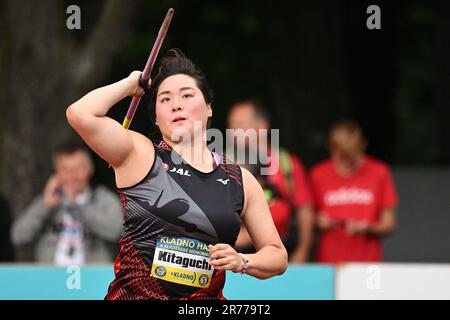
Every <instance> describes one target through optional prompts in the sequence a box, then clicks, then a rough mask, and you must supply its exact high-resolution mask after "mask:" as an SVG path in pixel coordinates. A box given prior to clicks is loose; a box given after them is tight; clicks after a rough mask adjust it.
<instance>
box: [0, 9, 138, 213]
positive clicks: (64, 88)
mask: <svg viewBox="0 0 450 320" xmlns="http://www.w3.org/2000/svg"><path fill="white" fill-rule="evenodd" d="M2 6H3V8H1V9H2V10H1V27H2V28H1V29H2V35H1V36H2V37H1V38H2V43H1V46H0V58H1V61H2V63H1V74H0V81H1V82H0V83H2V84H3V85H2V86H1V89H0V105H1V107H2V119H1V121H2V122H1V123H0V124H1V128H2V129H1V130H2V131H1V132H0V138H1V141H0V143H1V144H0V153H1V157H0V181H1V182H0V190H1V192H2V193H3V194H4V195H5V196H6V198H7V199H8V200H9V202H10V204H11V207H12V208H13V212H14V213H15V215H16V216H17V215H19V214H20V211H21V210H22V209H23V208H24V207H25V206H26V205H27V204H28V203H29V202H30V201H31V199H32V198H33V197H34V196H35V195H36V194H38V193H40V192H42V188H43V186H44V184H45V182H46V180H47V178H48V176H49V174H50V173H51V170H52V162H51V155H52V151H53V149H54V147H55V146H56V145H57V144H59V143H61V142H62V141H64V140H65V139H67V138H68V137H70V136H71V135H72V134H73V131H72V129H71V128H70V127H69V125H68V124H67V121H66V117H65V110H66V108H67V106H68V105H69V104H70V103H71V102H73V101H74V100H75V99H76V98H78V97H80V96H81V95H82V94H84V93H86V92H85V91H86V90H87V89H88V88H89V89H92V87H95V86H96V85H97V83H98V82H99V81H100V80H101V79H102V78H103V77H105V75H106V74H107V72H108V68H109V67H110V66H111V63H112V59H113V58H114V57H115V56H116V55H117V54H118V53H119V52H120V51H121V50H122V49H123V48H124V47H125V45H126V44H127V41H128V39H129V37H128V35H129V33H130V31H131V29H132V28H131V19H130V18H131V17H132V15H133V12H134V10H135V7H136V2H135V1H130V2H129V1H126V0H110V1H107V2H105V4H104V5H103V8H102V11H101V17H100V19H99V22H98V23H97V25H96V26H95V28H94V30H92V31H90V30H89V32H88V33H89V34H90V37H88V38H87V39H88V40H87V41H84V43H77V42H76V41H75V40H74V35H75V33H76V32H85V31H84V30H83V31H71V30H69V29H67V28H66V19H67V18H68V15H67V14H66V8H64V7H63V3H62V2H61V1H58V0H46V1H33V0H24V1H15V0H9V1H6V2H4V3H3V4H2ZM87 7H88V6H87ZM83 10H85V8H83V7H82V8H81V17H82V23H83ZM86 10H87V8H86ZM82 28H83V24H82ZM111 35H114V36H113V37H112V36H111Z"/></svg>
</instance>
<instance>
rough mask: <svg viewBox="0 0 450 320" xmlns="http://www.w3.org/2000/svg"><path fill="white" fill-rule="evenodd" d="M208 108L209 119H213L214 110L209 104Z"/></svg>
mask: <svg viewBox="0 0 450 320" xmlns="http://www.w3.org/2000/svg"><path fill="white" fill-rule="evenodd" d="M206 108H207V109H208V117H210V118H211V117H212V115H213V112H212V108H211V104H210V103H208V104H207V105H206Z"/></svg>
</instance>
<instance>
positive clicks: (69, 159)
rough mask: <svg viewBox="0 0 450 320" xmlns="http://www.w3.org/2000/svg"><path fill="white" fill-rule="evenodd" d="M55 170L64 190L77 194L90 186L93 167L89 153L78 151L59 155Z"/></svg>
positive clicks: (70, 194) (70, 193)
mask: <svg viewBox="0 0 450 320" xmlns="http://www.w3.org/2000/svg"><path fill="white" fill-rule="evenodd" d="M55 171H56V175H57V177H58V179H59V181H60V183H61V186H62V188H63V189H64V192H65V193H66V194H67V195H69V196H76V195H77V194H79V193H82V192H83V191H84V190H85V189H86V188H87V187H88V185H89V180H90V178H91V176H92V173H93V168H92V164H91V162H90V161H89V159H88V157H87V155H86V154H85V153H84V152H83V151H76V152H74V153H72V154H60V155H58V156H57V157H56V162H55Z"/></svg>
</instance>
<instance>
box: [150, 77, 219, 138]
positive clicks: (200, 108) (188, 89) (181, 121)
mask: <svg viewBox="0 0 450 320" xmlns="http://www.w3.org/2000/svg"><path fill="white" fill-rule="evenodd" d="M210 116H212V110H211V105H210V104H207V103H206V102H205V98H204V96H203V93H202V92H201V90H200V89H199V88H198V86H197V83H196V81H195V79H194V78H192V77H190V76H188V75H184V74H177V75H174V76H170V77H168V78H167V79H165V80H164V81H163V82H162V83H161V85H160V86H159V88H158V93H157V96H156V123H157V125H158V127H159V129H160V130H161V133H162V135H163V137H165V138H166V139H169V140H170V141H178V140H179V139H177V138H176V136H177V135H179V134H181V135H184V134H185V133H186V132H187V133H189V134H190V135H191V137H193V135H194V129H195V130H196V131H197V130H200V129H201V130H202V132H204V131H205V130H206V124H207V121H208V117H210ZM194 125H195V126H194Z"/></svg>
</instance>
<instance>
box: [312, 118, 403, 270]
mask: <svg viewBox="0 0 450 320" xmlns="http://www.w3.org/2000/svg"><path fill="white" fill-rule="evenodd" d="M366 144H367V143H366V141H365V139H364V137H363V134H362V131H361V128H360V126H359V125H358V124H357V123H356V122H354V121H351V120H343V121H340V122H338V123H337V124H335V125H334V126H333V127H332V128H331V130H330V133H329V149H330V152H331V158H330V159H328V160H326V161H324V162H322V163H319V164H317V165H316V166H315V167H314V168H313V169H312V171H311V182H312V187H313V192H314V195H315V198H316V204H317V210H318V215H317V226H318V228H319V229H320V230H321V235H320V240H319V244H318V251H317V256H316V260H317V262H323V263H340V262H369V261H370V262H380V261H382V245H381V237H382V236H384V235H387V234H389V233H391V232H393V231H394V229H395V222H396V218H395V211H394V209H395V207H396V205H397V194H396V190H395V187H394V184H393V181H392V178H391V173H390V170H389V168H388V166H387V165H386V164H384V163H382V162H381V161H378V160H376V159H374V158H371V157H369V156H367V155H365V149H366Z"/></svg>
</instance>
